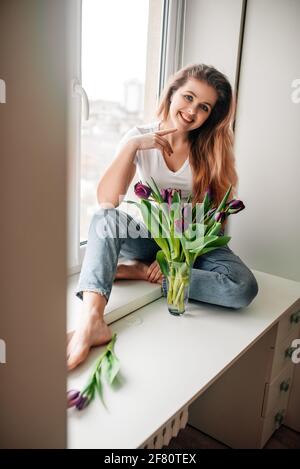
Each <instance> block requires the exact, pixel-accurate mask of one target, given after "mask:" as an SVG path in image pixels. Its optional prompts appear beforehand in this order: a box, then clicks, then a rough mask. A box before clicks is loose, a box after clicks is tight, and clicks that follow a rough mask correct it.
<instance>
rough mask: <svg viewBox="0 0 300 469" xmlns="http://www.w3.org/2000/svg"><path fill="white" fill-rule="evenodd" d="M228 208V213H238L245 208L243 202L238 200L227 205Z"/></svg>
mask: <svg viewBox="0 0 300 469" xmlns="http://www.w3.org/2000/svg"><path fill="white" fill-rule="evenodd" d="M226 206H227V207H228V208H229V210H228V213H238V212H240V211H241V210H244V208H245V205H244V204H243V202H242V201H241V200H238V199H233V200H231V201H230V202H228V203H227V204H226Z"/></svg>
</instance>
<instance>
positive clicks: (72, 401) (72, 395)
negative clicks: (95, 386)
mask: <svg viewBox="0 0 300 469" xmlns="http://www.w3.org/2000/svg"><path fill="white" fill-rule="evenodd" d="M80 400H81V396H80V391H77V390H76V389H71V390H70V391H68V392H67V403H68V408H69V407H74V406H76V405H77V404H78V402H80Z"/></svg>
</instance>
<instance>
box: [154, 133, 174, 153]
mask: <svg viewBox="0 0 300 469" xmlns="http://www.w3.org/2000/svg"><path fill="white" fill-rule="evenodd" d="M156 142H157V143H158V144H161V145H162V146H163V148H164V149H165V150H166V151H167V152H168V153H173V148H172V147H171V145H170V143H169V142H168V140H167V139H166V138H162V137H160V136H159V135H156Z"/></svg>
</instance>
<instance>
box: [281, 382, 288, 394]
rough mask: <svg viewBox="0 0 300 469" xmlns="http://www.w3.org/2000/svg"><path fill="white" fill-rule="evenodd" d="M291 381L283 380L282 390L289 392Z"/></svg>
mask: <svg viewBox="0 0 300 469" xmlns="http://www.w3.org/2000/svg"><path fill="white" fill-rule="evenodd" d="M289 387H290V385H289V383H288V382H287V381H282V383H280V391H284V392H287V391H288V390H289Z"/></svg>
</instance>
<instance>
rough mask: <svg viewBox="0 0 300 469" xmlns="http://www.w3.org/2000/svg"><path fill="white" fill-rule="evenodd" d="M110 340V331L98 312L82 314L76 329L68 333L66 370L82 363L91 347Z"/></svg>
mask: <svg viewBox="0 0 300 469" xmlns="http://www.w3.org/2000/svg"><path fill="white" fill-rule="evenodd" d="M111 338H112V331H111V329H110V328H109V327H108V325H107V324H106V323H105V322H104V320H103V319H102V317H100V316H99V313H98V312H96V311H91V312H89V313H87V312H83V313H82V315H81V318H80V323H79V325H78V327H77V329H76V330H75V331H72V332H69V333H68V341H69V342H68V346H67V365H68V369H69V370H72V369H73V368H75V367H76V366H77V365H79V363H81V362H83V361H84V360H85V359H86V357H87V356H88V353H89V350H90V348H91V347H95V346H97V345H98V346H99V345H103V344H106V343H107V342H109V341H110V340H111Z"/></svg>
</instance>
